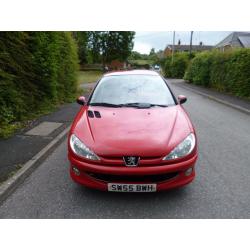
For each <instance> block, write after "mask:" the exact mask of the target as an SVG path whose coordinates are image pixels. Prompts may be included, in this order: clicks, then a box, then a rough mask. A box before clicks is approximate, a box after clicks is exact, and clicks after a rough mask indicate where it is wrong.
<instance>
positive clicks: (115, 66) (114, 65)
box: [107, 59, 128, 70]
mask: <svg viewBox="0 0 250 250" xmlns="http://www.w3.org/2000/svg"><path fill="white" fill-rule="evenodd" d="M107 66H108V68H109V70H124V69H126V68H127V67H128V65H127V62H124V61H120V60H118V59H116V60H112V61H111V62H110V63H109V64H107Z"/></svg>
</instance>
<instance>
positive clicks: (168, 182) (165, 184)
mask: <svg viewBox="0 0 250 250" xmlns="http://www.w3.org/2000/svg"><path fill="white" fill-rule="evenodd" d="M68 158H69V161H70V163H71V166H70V175H71V178H72V179H73V180H74V181H75V182H77V183H79V184H82V185H84V186H87V187H90V188H94V189H99V190H102V191H107V190H108V183H126V184H129V183H131V184H142V183H147V184H150V183H156V184H157V191H161V190H167V189H172V188H176V187H180V186H184V185H186V184H188V183H190V182H191V181H192V180H193V179H194V177H195V168H194V167H195V162H196V160H197V153H196V154H194V155H193V156H192V157H191V158H190V159H188V160H185V161H182V162H178V163H174V164H169V165H159V166H146V167H143V166H140V167H130V168H129V167H121V166H117V167H116V166H106V165H105V166H104V165H103V166H102V165H99V164H98V165H97V164H93V163H90V162H83V161H79V160H78V159H76V158H74V156H73V155H71V154H70V153H69V154H68ZM73 167H76V168H77V169H78V170H79V173H78V175H76V174H75V172H74V171H73ZM189 168H192V172H191V174H190V175H188V176H186V175H185V172H186V171H187V170H188V169H189ZM119 176H120V177H121V178H120V180H119ZM165 177H166V178H165ZM164 178H165V179H164Z"/></svg>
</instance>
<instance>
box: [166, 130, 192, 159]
mask: <svg viewBox="0 0 250 250" xmlns="http://www.w3.org/2000/svg"><path fill="white" fill-rule="evenodd" d="M194 146H195V136H194V134H193V133H191V134H190V135H189V136H187V137H186V139H184V140H183V141H182V142H181V143H180V144H179V145H178V146H177V147H175V148H174V149H173V150H172V151H171V152H170V153H169V154H168V155H167V156H165V157H164V158H163V160H173V159H177V158H180V157H183V156H186V155H188V154H190V153H191V152H192V151H193V149H194Z"/></svg>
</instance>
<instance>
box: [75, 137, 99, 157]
mask: <svg viewBox="0 0 250 250" xmlns="http://www.w3.org/2000/svg"><path fill="white" fill-rule="evenodd" d="M70 147H71V149H72V150H73V152H74V153H75V154H77V155H79V156H82V157H84V158H86V159H89V160H95V161H97V160H100V158H99V157H98V156H97V155H96V154H95V153H94V152H93V151H91V150H90V149H89V148H88V147H87V146H85V145H84V143H83V142H82V141H80V139H79V138H77V137H76V136H75V135H74V134H72V135H71V137H70Z"/></svg>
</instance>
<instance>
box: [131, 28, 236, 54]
mask: <svg viewBox="0 0 250 250" xmlns="http://www.w3.org/2000/svg"><path fill="white" fill-rule="evenodd" d="M230 33H231V32H230V31H194V33H193V44H199V43H200V42H201V41H202V42H203V44H204V45H215V44H217V43H218V42H220V41H221V40H222V39H223V38H225V37H226V36H227V35H228V34H230ZM179 39H180V40H181V44H189V43H190V31H176V32H175V43H176V44H177V43H178V40H179ZM172 43H173V31H161V32H158V31H155V32H144V31H143V32H136V34H135V40H134V49H133V50H135V51H138V52H140V53H145V54H148V53H149V52H150V50H151V48H155V49H156V51H157V50H160V49H165V47H166V45H167V44H172Z"/></svg>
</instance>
